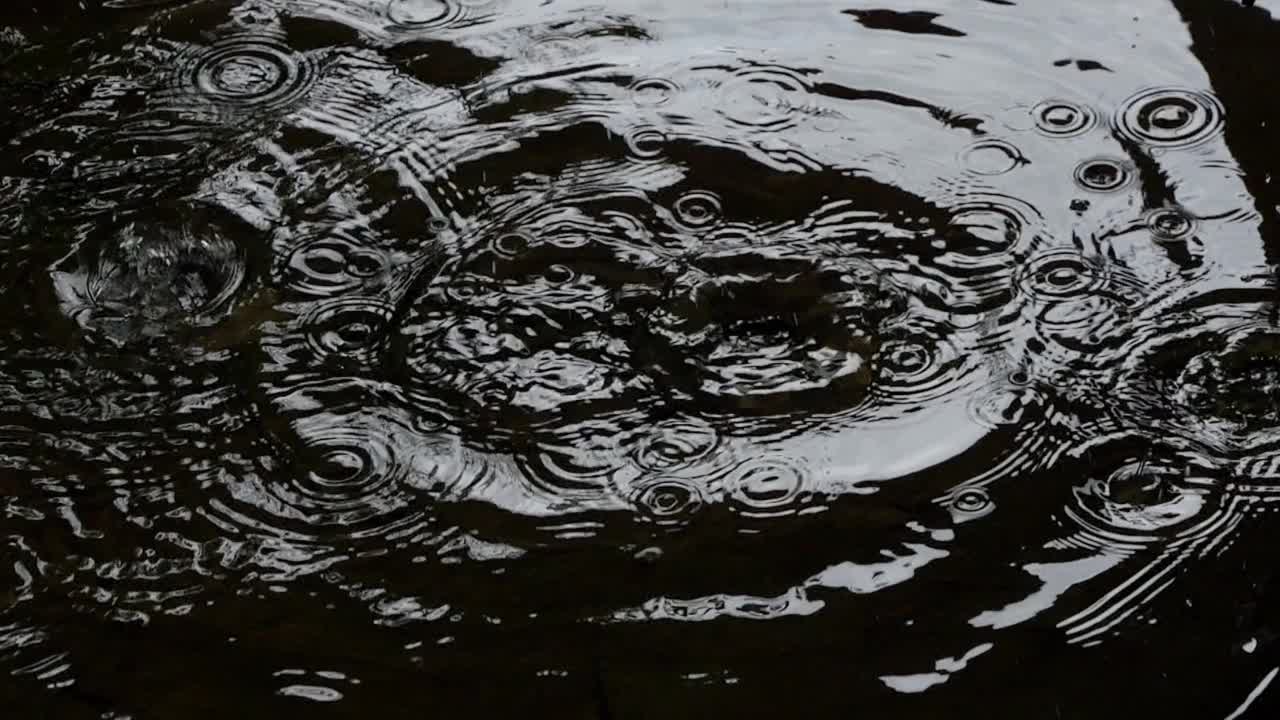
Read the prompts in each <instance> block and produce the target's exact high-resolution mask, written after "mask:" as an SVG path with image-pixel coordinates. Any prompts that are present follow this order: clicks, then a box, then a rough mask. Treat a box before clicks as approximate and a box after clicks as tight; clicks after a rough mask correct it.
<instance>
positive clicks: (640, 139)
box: [626, 127, 667, 160]
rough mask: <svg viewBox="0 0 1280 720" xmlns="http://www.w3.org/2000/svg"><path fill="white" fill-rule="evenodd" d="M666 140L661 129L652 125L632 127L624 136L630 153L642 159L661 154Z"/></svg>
mask: <svg viewBox="0 0 1280 720" xmlns="http://www.w3.org/2000/svg"><path fill="white" fill-rule="evenodd" d="M666 141H667V137H666V136H665V135H663V134H662V131H660V130H658V129H657V128H652V127H640V128H634V129H632V130H631V131H630V132H628V133H627V136H626V142H627V148H628V149H629V150H630V151H631V154H632V155H634V156H636V157H638V158H640V159H642V160H649V159H652V158H656V157H658V156H659V155H661V154H662V148H663V145H664V144H665V143H666Z"/></svg>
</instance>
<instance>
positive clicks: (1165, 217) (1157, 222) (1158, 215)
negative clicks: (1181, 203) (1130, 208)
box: [1147, 208, 1196, 241]
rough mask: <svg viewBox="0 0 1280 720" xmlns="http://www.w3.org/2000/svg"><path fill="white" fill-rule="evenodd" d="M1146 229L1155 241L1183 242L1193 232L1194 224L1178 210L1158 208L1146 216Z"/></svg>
mask: <svg viewBox="0 0 1280 720" xmlns="http://www.w3.org/2000/svg"><path fill="white" fill-rule="evenodd" d="M1147 228H1148V229H1149V230H1151V234H1152V236H1154V237H1155V239H1156V240H1164V241H1174V240H1184V239H1186V238H1187V237H1188V236H1190V235H1191V234H1192V233H1194V232H1195V230H1196V222H1195V220H1194V219H1193V218H1192V217H1191V216H1190V215H1188V214H1187V213H1185V212H1183V211H1182V210H1179V209H1178V208H1159V209H1157V210H1153V211H1152V212H1151V213H1150V214H1148V215H1147Z"/></svg>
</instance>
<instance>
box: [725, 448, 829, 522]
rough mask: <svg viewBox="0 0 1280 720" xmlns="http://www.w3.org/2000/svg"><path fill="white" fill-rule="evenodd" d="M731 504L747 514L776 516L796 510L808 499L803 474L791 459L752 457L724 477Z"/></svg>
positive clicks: (806, 481) (807, 490)
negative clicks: (757, 458)
mask: <svg viewBox="0 0 1280 720" xmlns="http://www.w3.org/2000/svg"><path fill="white" fill-rule="evenodd" d="M726 487H727V488H728V493H729V498H730V500H731V502H732V505H731V507H732V508H733V509H734V510H735V511H736V512H739V513H741V514H742V515H746V516H748V517H761V518H763V517H778V516H782V515H790V514H793V513H795V512H796V511H797V510H798V509H799V508H798V506H800V505H802V504H804V503H806V502H808V500H809V499H810V496H809V493H810V489H809V482H808V478H807V476H806V474H805V473H803V472H801V471H800V469H799V468H797V467H795V466H794V465H792V464H791V463H790V462H787V461H784V460H781V459H778V458H769V459H761V460H752V461H749V462H747V463H745V464H743V465H742V466H740V467H739V468H738V469H737V470H735V471H734V472H733V473H732V474H731V475H730V476H729V478H728V479H727V481H726Z"/></svg>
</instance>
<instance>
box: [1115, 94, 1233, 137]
mask: <svg viewBox="0 0 1280 720" xmlns="http://www.w3.org/2000/svg"><path fill="white" fill-rule="evenodd" d="M1224 116H1225V113H1224V111H1223V109H1222V104H1221V103H1219V102H1218V99H1217V98H1215V97H1214V96H1213V95H1211V94H1209V93H1206V92H1199V91H1195V90H1184V89H1179V88H1151V89H1148V90H1144V91H1142V92H1140V93H1138V94H1136V95H1134V96H1133V97H1131V98H1129V99H1128V100H1126V101H1125V102H1124V103H1123V105H1122V106H1121V108H1120V110H1119V112H1118V113H1117V115H1116V129H1117V130H1118V131H1119V132H1120V133H1121V134H1122V135H1124V136H1125V137H1126V138H1128V139H1130V140H1133V141H1135V142H1139V143H1143V144H1149V145H1155V146H1158V147H1166V148H1168V147H1175V148H1182V147H1190V146H1192V145H1196V144H1199V143H1201V142H1204V141H1205V140H1208V139H1209V138H1212V137H1214V136H1215V135H1217V134H1218V133H1219V132H1221V131H1222V126H1223V122H1224Z"/></svg>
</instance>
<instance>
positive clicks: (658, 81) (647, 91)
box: [631, 78, 680, 105]
mask: <svg viewBox="0 0 1280 720" xmlns="http://www.w3.org/2000/svg"><path fill="white" fill-rule="evenodd" d="M679 91H680V87H679V86H678V85H676V84H675V83H674V82H671V81H670V80H666V79H663V78H641V79H640V80H637V81H636V82H634V83H632V85H631V99H632V100H633V101H634V102H635V103H636V104H637V105H662V104H664V103H666V102H668V101H670V100H671V98H672V97H674V96H675V94H676V93H677V92H679Z"/></svg>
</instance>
